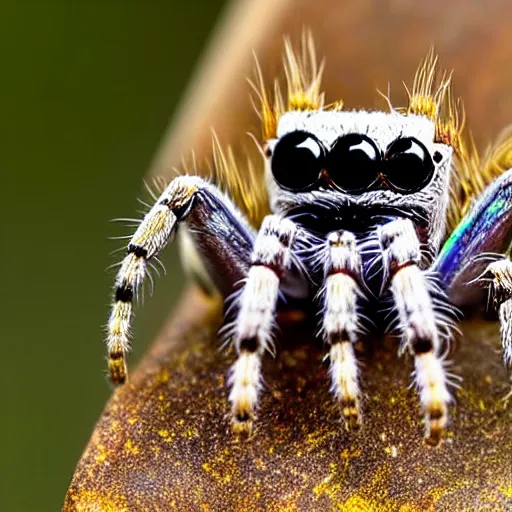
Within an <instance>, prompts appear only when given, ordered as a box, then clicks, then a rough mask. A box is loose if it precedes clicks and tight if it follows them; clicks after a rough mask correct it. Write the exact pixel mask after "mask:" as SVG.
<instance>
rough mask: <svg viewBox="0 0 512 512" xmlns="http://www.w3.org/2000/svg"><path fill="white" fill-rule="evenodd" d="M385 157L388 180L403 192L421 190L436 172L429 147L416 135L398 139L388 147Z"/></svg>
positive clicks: (392, 185)
mask: <svg viewBox="0 0 512 512" xmlns="http://www.w3.org/2000/svg"><path fill="white" fill-rule="evenodd" d="M385 158H386V160H387V162H386V169H385V174H386V181H387V182H388V183H389V185H390V186H391V187H393V188H394V189H396V190H397V191H398V192H401V193H402V194H411V193H413V192H417V191H418V190H421V189H422V188H423V187H424V186H425V185H426V184H427V183H428V182H429V181H430V180H431V178H432V175H433V174H434V163H433V162H432V157H431V156H430V153H429V152H428V149H427V148H426V147H425V146H424V145H423V144H422V143H421V142H420V141H419V140H417V139H415V138H414V137H403V138H399V139H396V140H395V142H393V143H391V145H390V146H389V147H388V150H387V152H386V157H385Z"/></svg>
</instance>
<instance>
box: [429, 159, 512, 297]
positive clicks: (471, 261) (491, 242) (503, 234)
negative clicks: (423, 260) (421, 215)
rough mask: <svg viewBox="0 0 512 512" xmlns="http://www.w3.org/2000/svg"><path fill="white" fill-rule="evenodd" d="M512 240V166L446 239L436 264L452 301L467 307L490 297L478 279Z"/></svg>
mask: <svg viewBox="0 0 512 512" xmlns="http://www.w3.org/2000/svg"><path fill="white" fill-rule="evenodd" d="M511 241H512V169H511V170H508V171H506V172H504V173H503V174H502V175H501V176H500V177H499V178H498V179H496V180H495V181H494V182H493V183H491V184H490V185H489V186H488V187H487V188H486V189H485V190H484V192H483V193H482V195H481V196H480V197H479V198H478V200H477V201H476V202H475V204H474V205H473V206H472V207H471V208H470V210H469V211H468V213H467V214H466V215H465V216H464V218H463V219H462V220H461V221H460V223H459V225H458V226H457V227H456V228H455V230H454V231H453V233H452V234H451V235H450V237H449V238H448V240H447V241H446V242H445V244H444V246H443V248H442V250H441V252H440V253H439V256H438V258H437V259H436V261H435V263H434V265H433V270H434V271H436V272H437V273H438V274H439V276H440V279H441V281H442V282H443V284H444V286H445V288H446V290H447V292H448V295H449V297H450V300H451V302H453V303H454V304H456V305H457V306H467V305H471V304H474V303H477V302H483V301H486V300H487V297H486V294H485V289H484V287H482V286H481V283H479V279H478V278H479V276H481V275H482V274H483V273H484V272H485V269H486V267H487V265H488V264H489V262H490V261H492V259H496V256H495V255H496V254H499V255H503V254H505V253H506V252H507V251H508V249H509V245H510V242H511ZM493 255H494V258H493Z"/></svg>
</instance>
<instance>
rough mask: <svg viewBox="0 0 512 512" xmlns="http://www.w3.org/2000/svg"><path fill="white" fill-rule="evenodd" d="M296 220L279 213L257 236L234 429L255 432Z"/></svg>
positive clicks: (235, 385) (234, 375)
mask: <svg viewBox="0 0 512 512" xmlns="http://www.w3.org/2000/svg"><path fill="white" fill-rule="evenodd" d="M295 234H296V226H295V224H294V223H293V222H292V221H290V220H288V219H283V218H281V217H278V216H276V215H269V216H267V217H265V219H264V220H263V223H262V225H261V229H260V231H259V233H258V235H257V237H256V241H255V243H254V249H253V254H252V259H251V265H252V266H251V268H250V270H249V273H248V276H247V281H246V283H245V285H244V288H243V290H242V293H241V296H240V309H239V312H238V316H237V318H236V321H235V326H234V343H235V348H236V350H237V352H238V359H237V361H236V362H235V364H234V365H233V367H232V369H231V374H230V377H229V384H230V386H231V392H230V394H229V400H230V402H231V416H232V425H233V431H234V432H235V433H247V434H249V433H250V432H251V431H252V427H253V421H254V414H255V410H256V407H257V402H258V393H259V391H260V388H261V357H262V355H263V353H264V352H265V350H266V349H268V348H269V345H270V344H271V342H272V328H273V326H274V315H275V309H276V304H277V299H278V293H279V283H280V279H281V277H283V275H284V273H285V272H286V270H287V269H288V268H289V266H290V262H291V252H290V248H291V246H292V245H293V242H294V240H295Z"/></svg>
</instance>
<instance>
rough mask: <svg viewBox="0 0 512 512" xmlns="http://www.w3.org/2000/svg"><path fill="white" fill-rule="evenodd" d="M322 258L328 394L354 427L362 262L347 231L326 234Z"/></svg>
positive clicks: (358, 417)
mask: <svg viewBox="0 0 512 512" xmlns="http://www.w3.org/2000/svg"><path fill="white" fill-rule="evenodd" d="M324 257H325V261H324V286H323V288H322V290H321V293H322V299H323V321H322V332H323V335H324V339H325V341H326V343H328V345H329V346H330V349H329V359H330V369H329V373H330V375H331V390H332V392H333V394H334V396H335V398H336V399H337V400H338V402H339V404H340V406H341V408H342V411H343V417H344V419H345V424H346V425H347V427H357V426H359V425H360V424H361V414H360V391H359V383H358V367H357V359H356V355H355V351H354V343H356V342H357V341H358V340H359V335H360V333H359V330H360V328H359V327H360V326H359V319H358V312H357V300H358V298H359V296H360V295H361V291H360V288H359V285H358V280H359V279H360V278H361V272H362V262H361V255H360V254H359V251H358V248H357V243H356V238H355V236H354V235H353V234H352V233H350V232H348V231H336V232H333V233H330V234H329V236H328V237H327V247H326V251H325V256H324Z"/></svg>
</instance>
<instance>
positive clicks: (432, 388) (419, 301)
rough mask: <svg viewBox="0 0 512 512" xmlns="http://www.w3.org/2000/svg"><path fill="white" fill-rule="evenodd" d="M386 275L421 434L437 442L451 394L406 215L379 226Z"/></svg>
mask: <svg viewBox="0 0 512 512" xmlns="http://www.w3.org/2000/svg"><path fill="white" fill-rule="evenodd" d="M378 235H379V239H380V243H381V246H382V250H383V255H384V265H385V270H386V272H385V273H386V274H387V279H389V280H390V287H391V291H392V294H393V298H394V302H395V305H396V308H397V310H398V315H399V319H400V329H401V331H402V343H403V345H402V348H403V349H409V350H410V351H411V353H412V354H413V355H414V366H415V372H414V374H415V380H416V386H417V388H418V392H419V395H420V401H421V405H422V407H423V410H424V412H425V422H426V434H425V435H426V438H427V440H428V441H429V442H431V443H433V444H436V443H437V442H438V441H439V440H440V436H441V434H442V432H443V430H444V428H445V426H446V423H447V418H448V411H447V405H448V403H449V402H450V400H451V396H450V393H449V391H448V386H447V384H448V382H447V375H446V372H445V370H444V368H443V363H442V359H441V357H440V349H441V336H440V330H439V327H440V325H442V324H444V325H445V326H446V320H444V318H442V317H441V316H440V315H439V314H438V315H437V317H436V311H435V308H434V304H433V300H432V296H431V293H430V291H429V289H430V287H429V282H428V279H427V276H426V274H425V273H424V272H423V271H422V270H421V269H420V268H419V266H418V265H419V263H420V261H421V251H420V243H419V240H418V237H417V235H416V231H415V229H414V225H413V223H412V222H411V221H410V220H408V219H407V220H406V219H398V220H395V221H392V222H390V223H389V224H385V225H384V226H381V227H379V229H378Z"/></svg>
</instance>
